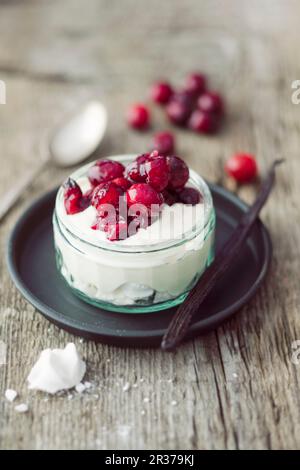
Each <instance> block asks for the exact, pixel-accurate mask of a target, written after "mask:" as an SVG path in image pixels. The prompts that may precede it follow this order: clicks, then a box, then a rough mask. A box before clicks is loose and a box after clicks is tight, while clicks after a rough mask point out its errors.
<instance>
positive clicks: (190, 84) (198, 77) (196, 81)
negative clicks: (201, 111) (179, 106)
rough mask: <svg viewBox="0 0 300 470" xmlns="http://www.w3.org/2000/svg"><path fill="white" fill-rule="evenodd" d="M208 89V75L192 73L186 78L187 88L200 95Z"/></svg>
mask: <svg viewBox="0 0 300 470" xmlns="http://www.w3.org/2000/svg"><path fill="white" fill-rule="evenodd" d="M205 89H206V77H205V76H204V75H203V74H201V73H191V74H190V75H188V76H187V78H186V83H185V90H187V91H189V92H191V93H193V94H194V95H195V96H199V95H200V93H203V92H204V91H205Z"/></svg>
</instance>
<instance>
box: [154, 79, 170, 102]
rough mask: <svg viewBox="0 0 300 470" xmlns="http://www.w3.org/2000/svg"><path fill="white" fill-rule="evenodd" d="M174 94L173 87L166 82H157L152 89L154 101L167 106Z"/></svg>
mask: <svg viewBox="0 0 300 470" xmlns="http://www.w3.org/2000/svg"><path fill="white" fill-rule="evenodd" d="M172 94H173V90H172V87H171V86H170V85H169V83H166V82H157V83H154V85H153V86H152V88H151V91H150V95H151V98H152V100H153V101H155V102H156V103H159V104H166V103H167V102H168V101H169V99H170V98H171V96H172Z"/></svg>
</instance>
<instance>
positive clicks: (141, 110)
mask: <svg viewBox="0 0 300 470" xmlns="http://www.w3.org/2000/svg"><path fill="white" fill-rule="evenodd" d="M127 122H128V124H129V125H130V126H131V127H133V129H137V130H144V129H146V128H147V127H148V126H149V122H150V113H149V110H148V108H147V107H146V106H145V105H143V104H135V105H133V106H131V107H130V108H129V109H128V112H127Z"/></svg>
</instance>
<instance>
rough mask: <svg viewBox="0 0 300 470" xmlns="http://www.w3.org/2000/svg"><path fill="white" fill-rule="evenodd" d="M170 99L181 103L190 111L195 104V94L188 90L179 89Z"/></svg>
mask: <svg viewBox="0 0 300 470" xmlns="http://www.w3.org/2000/svg"><path fill="white" fill-rule="evenodd" d="M172 101H176V102H177V103H181V104H183V105H184V106H185V107H186V108H188V109H189V110H190V111H191V110H192V108H193V107H194V105H195V96H194V94H193V93H191V92H190V91H188V90H180V91H177V92H176V93H174V95H173V97H172Z"/></svg>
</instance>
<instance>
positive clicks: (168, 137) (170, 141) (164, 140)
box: [153, 131, 175, 155]
mask: <svg viewBox="0 0 300 470" xmlns="http://www.w3.org/2000/svg"><path fill="white" fill-rule="evenodd" d="M153 148H154V149H156V150H157V151H158V153H159V154H160V155H170V154H172V153H173V152H174V150H175V137H174V135H173V134H172V133H171V132H168V131H164V132H157V133H156V134H154V136H153Z"/></svg>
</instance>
